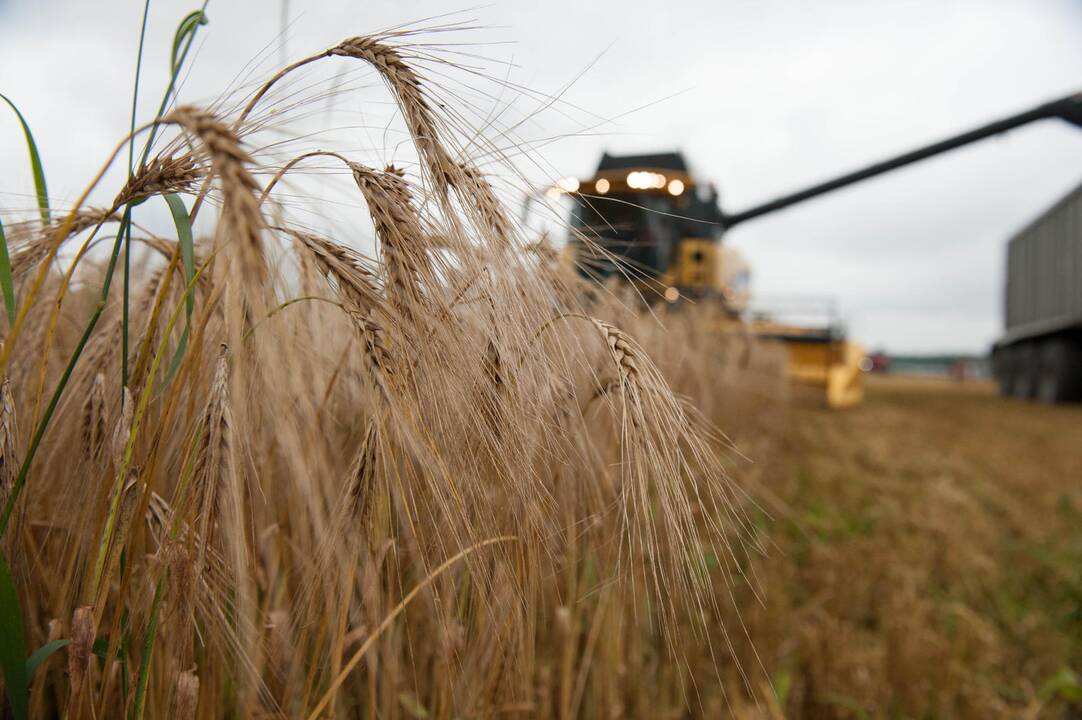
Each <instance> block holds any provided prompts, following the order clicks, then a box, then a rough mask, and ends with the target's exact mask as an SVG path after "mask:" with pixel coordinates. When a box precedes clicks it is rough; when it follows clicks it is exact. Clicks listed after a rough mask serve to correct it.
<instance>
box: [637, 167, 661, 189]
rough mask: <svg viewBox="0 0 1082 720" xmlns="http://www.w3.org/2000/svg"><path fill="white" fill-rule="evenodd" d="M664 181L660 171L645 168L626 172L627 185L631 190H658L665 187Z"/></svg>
mask: <svg viewBox="0 0 1082 720" xmlns="http://www.w3.org/2000/svg"><path fill="white" fill-rule="evenodd" d="M665 181H666V178H665V176H664V175H662V174H661V173H655V172H649V171H647V170H634V171H632V172H629V173H628V174H627V186H628V187H629V188H631V189H632V190H660V189H661V188H663V187H665Z"/></svg>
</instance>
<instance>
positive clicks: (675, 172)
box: [546, 94, 1082, 407]
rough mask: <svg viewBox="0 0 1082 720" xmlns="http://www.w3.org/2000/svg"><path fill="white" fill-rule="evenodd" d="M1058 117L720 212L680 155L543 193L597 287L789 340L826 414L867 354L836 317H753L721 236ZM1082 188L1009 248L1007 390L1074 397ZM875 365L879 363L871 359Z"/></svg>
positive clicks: (1020, 121) (859, 388) (1076, 99)
mask: <svg viewBox="0 0 1082 720" xmlns="http://www.w3.org/2000/svg"><path fill="white" fill-rule="evenodd" d="M1047 118H1059V119H1062V120H1066V121H1068V122H1070V123H1072V124H1074V125H1077V126H1079V127H1082V94H1075V95H1071V96H1068V97H1064V98H1061V99H1059V100H1055V101H1052V102H1049V103H1045V104H1042V105H1039V106H1037V107H1035V108H1032V109H1030V110H1026V111H1024V112H1021V113H1018V114H1016V115H1012V116H1010V117H1007V118H1004V119H1001V120H996V121H994V122H991V123H989V124H987V125H983V126H981V127H978V128H975V129H973V130H969V131H967V132H964V133H961V134H958V135H955V136H953V137H950V138H947V139H945V140H942V141H939V142H936V143H932V144H931V145H927V146H925V147H922V148H918V149H916V150H913V151H910V152H907V153H904V154H902V155H898V156H896V157H893V158H890V159H888V160H884V161H882V162H878V163H875V164H873V165H870V166H868V167H865V168H863V169H860V170H856V171H854V172H851V173H848V174H845V175H842V176H839V177H837V178H834V179H832V180H828V181H826V182H822V183H818V184H816V185H811V186H809V187H807V188H804V189H802V190H798V191H796V192H793V193H790V194H787V195H783V196H781V197H778V198H776V199H774V200H771V201H769V202H765V203H762V204H760V205H756V206H755V207H752V208H749V209H747V210H744V211H741V212H737V213H731V214H730V213H726V212H724V211H723V210H722V209H721V207H720V205H719V203H718V193H717V190H716V188H715V187H714V185H713V184H709V183H702V182H700V181H699V180H698V179H697V178H695V177H694V176H693V175H692V173H691V171H690V169H689V165H688V162H687V160H686V159H685V158H684V156H683V155H682V154H680V153H677V152H670V153H656V154H649V155H610V154H608V153H605V154H604V155H602V157H601V161H600V162H599V163H598V166H597V170H596V172H595V173H594V174H593V175H592V176H591V177H589V178H586V179H581V180H580V179H578V178H566V179H564V180H562V181H560V182H559V183H558V184H557V185H555V186H553V187H551V188H549V189H548V190H547V191H546V194H547V195H548V196H549V197H550V198H561V197H569V198H571V200H572V207H571V213H570V221H569V223H568V226H569V230H570V232H569V236H568V240H567V245H566V253H567V254H568V255H569V259H570V260H572V261H573V262H574V264H575V266H576V268H577V269H578V271H579V272H580V273H581V274H582V275H583V276H585V277H588V278H590V279H592V280H595V281H597V282H605V281H608V280H609V279H617V280H620V281H626V282H630V283H632V284H633V285H634V286H635V287H636V288H637V289H638V290H639V291H640V293H641V294H642V296H643V297H644V298H645V299H646V300H647V301H648V302H660V301H665V302H668V303H678V302H686V301H689V300H691V301H698V302H716V303H719V304H720V305H721V306H722V308H723V309H724V310H725V313H726V315H727V317H728V319H729V321H730V322H728V323H726V325H727V328H723V329H724V330H725V331H729V332H736V331H739V332H751V333H752V334H754V335H757V336H759V337H761V338H763V339H766V340H771V341H777V342H781V343H783V344H784V346H785V348H786V350H787V352H788V358H789V375H790V377H791V378H792V379H794V380H796V381H799V382H802V383H806V384H812V385H817V386H819V387H821V388H823V390H824V392H825V398H826V401H827V403H828V404H829V405H830V406H831V407H847V406H851V405H855V404H857V403H859V402H860V401H861V399H862V397H863V384H862V380H861V376H862V373H863V372H864V371H866V370H867V369H868V365H869V363H868V359H867V358H866V357H865V355H864V352H863V350H862V349H861V348H860V347H859V346H857V345H856V344H854V343H853V342H851V341H850V340H849V339H848V338H847V336H846V332H845V328H844V325H842V324H841V323H840V322H839V321H838V319H837V317H836V314H828V315H827V316H826V317H825V319H824V320H822V321H819V322H811V323H801V322H791V321H787V320H785V319H784V318H783V317H782V316H781V315H779V314H777V313H770V312H761V311H757V312H749V288H750V283H749V279H750V269H749V268H748V265H747V263H746V262H745V261H744V260H743V258H741V257H740V256H739V255H738V254H737V253H735V252H734V251H732V250H730V249H728V248H726V247H725V246H724V245H723V243H722V237H723V234H724V231H725V230H726V229H728V228H731V227H733V226H734V225H737V224H738V223H742V222H746V221H748V220H752V219H755V218H758V217H762V216H764V215H767V214H769V213H773V212H777V211H779V210H782V209H784V208H787V207H789V206H791V205H795V204H797V203H800V202H804V201H806V200H810V199H812V198H814V197H818V196H819V195H823V194H825V193H828V192H831V191H833V190H837V189H840V188H843V187H846V186H848V185H851V184H853V183H856V182H860V181H862V180H867V179H869V178H873V177H876V176H878V175H881V174H883V173H885V172H889V171H891V170H895V169H897V168H901V167H904V166H906V165H909V164H911V163H915V162H917V161H919V160H923V159H926V158H929V157H932V156H935V155H938V154H940V153H943V152H947V151H949V150H953V149H955V148H958V147H962V146H964V145H968V144H970V143H973V142H976V141H978V140H982V139H984V138H987V137H990V136H993V135H997V134H999V133H1003V132H1006V131H1008V130H1011V129H1014V128H1017V127H1019V126H1022V125H1026V124H1028V123H1031V122H1034V121H1037V120H1043V119H1047ZM1080 222H1082V192H1079V191H1075V192H1074V193H1072V194H1071V196H1070V197H1068V198H1067V199H1065V200H1064V201H1062V202H1061V203H1059V204H1057V205H1056V207H1055V208H1053V209H1052V210H1051V211H1049V212H1048V213H1047V214H1046V215H1044V216H1042V217H1041V218H1040V219H1038V220H1037V221H1036V222H1035V223H1033V224H1032V225H1031V226H1030V227H1028V228H1027V229H1026V230H1024V231H1023V232H1022V233H1020V234H1019V235H1018V236H1017V237H1015V238H1014V239H1013V240H1012V241H1011V244H1010V257H1009V262H1008V268H1009V271H1008V275H1009V277H1008V283H1007V327H1008V332H1007V335H1006V337H1005V338H1004V339H1003V341H1002V342H1000V343H999V344H998V345H997V348H996V351H995V353H996V359H997V360H996V367H997V375H998V376H999V377H1000V379H1001V384H1002V386H1003V388H1004V391H1005V392H1009V393H1010V394H1014V395H1019V396H1024V397H1039V398H1041V399H1043V400H1047V401H1050V402H1052V401H1060V400H1069V399H1073V398H1075V397H1076V395H1077V393H1078V392H1079V388H1078V383H1079V382H1080V378H1079V369H1078V365H1079V361H1080V360H1082V355H1080V345H1079V342H1078V337H1077V336H1078V332H1079V327H1082V235H1080V233H1082V230H1080V227H1082V226H1080ZM873 364H874V363H873Z"/></svg>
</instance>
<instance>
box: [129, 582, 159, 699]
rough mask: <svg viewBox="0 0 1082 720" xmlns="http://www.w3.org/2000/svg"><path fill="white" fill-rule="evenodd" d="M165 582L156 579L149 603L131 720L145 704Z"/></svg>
mask: <svg viewBox="0 0 1082 720" xmlns="http://www.w3.org/2000/svg"><path fill="white" fill-rule="evenodd" d="M164 587H165V583H164V582H163V581H162V580H159V581H158V587H157V588H156V589H155V591H154V602H153V604H152V605H151V610H150V620H149V621H148V622H147V636H146V639H144V640H143V657H142V658H140V660H139V679H138V680H137V681H136V683H135V703H134V705H133V706H132V710H131V715H130V716H129V717H130V718H132V720H141V718H142V717H143V708H144V707H145V706H146V699H147V682H148V681H149V679H150V659H151V657H152V655H153V654H154V639H155V637H156V636H157V635H158V611H159V610H160V609H161V603H162V589H163V588H164Z"/></svg>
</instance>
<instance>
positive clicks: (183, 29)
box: [169, 10, 207, 76]
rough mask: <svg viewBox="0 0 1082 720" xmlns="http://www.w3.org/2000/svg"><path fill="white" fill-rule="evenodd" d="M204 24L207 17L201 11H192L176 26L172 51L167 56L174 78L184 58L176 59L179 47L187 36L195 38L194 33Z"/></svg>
mask: <svg viewBox="0 0 1082 720" xmlns="http://www.w3.org/2000/svg"><path fill="white" fill-rule="evenodd" d="M206 24H207V15H206V13H204V12H203V11H202V10H193V11H192V12H190V13H188V14H187V15H186V16H185V17H184V19H183V20H181V21H180V25H178V26H177V32H176V34H175V35H173V51H172V52H171V53H170V54H169V72H171V73H172V74H173V75H174V76H175V75H176V74H177V73H178V72H180V66H181V65H182V64H183V63H184V57H183V56H180V57H178V55H179V54H180V46H181V45H182V44H183V43H184V41H185V40H186V39H187V38H188V36H189V35H191V36H192V37H194V36H195V31H196V29H197V28H198V27H199V26H200V25H206Z"/></svg>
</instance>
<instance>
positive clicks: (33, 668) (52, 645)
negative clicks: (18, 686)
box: [26, 640, 71, 678]
mask: <svg viewBox="0 0 1082 720" xmlns="http://www.w3.org/2000/svg"><path fill="white" fill-rule="evenodd" d="M70 642H71V640H53V641H52V642H47V643H45V644H44V645H42V646H41V647H39V648H38V649H37V650H35V651H34V654H33V655H31V656H30V657H28V658H27V659H26V677H27V678H32V677H34V673H35V672H37V670H38V668H39V667H41V664H42V663H43V662H45V661H46V660H48V659H49V656H50V655H52V654H53V653H54V652H56V651H57V650H59V649H60V648H62V647H64V646H65V645H67V644H68V643H70Z"/></svg>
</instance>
